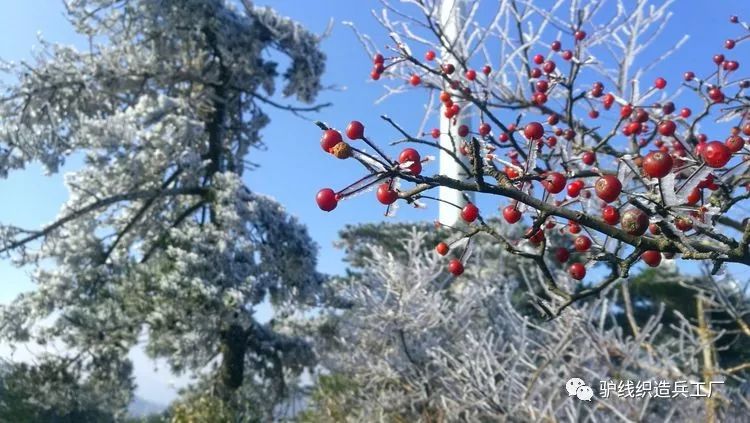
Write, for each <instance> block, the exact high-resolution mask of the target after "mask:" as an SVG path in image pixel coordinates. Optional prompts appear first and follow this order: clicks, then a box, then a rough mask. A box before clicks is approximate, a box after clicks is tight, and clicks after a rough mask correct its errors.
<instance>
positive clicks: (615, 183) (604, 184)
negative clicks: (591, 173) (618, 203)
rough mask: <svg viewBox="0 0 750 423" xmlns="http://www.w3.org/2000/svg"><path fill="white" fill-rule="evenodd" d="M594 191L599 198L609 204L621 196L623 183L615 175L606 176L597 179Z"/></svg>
mask: <svg viewBox="0 0 750 423" xmlns="http://www.w3.org/2000/svg"><path fill="white" fill-rule="evenodd" d="M594 191H596V196H597V197H599V198H600V199H602V200H604V201H605V202H607V203H611V202H613V201H615V200H617V198H618V197H619V196H620V192H621V191H622V183H621V182H620V180H619V179H617V177H616V176H614V175H604V176H602V177H601V178H599V179H597V181H596V183H595V184H594Z"/></svg>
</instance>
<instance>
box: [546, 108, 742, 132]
mask: <svg viewBox="0 0 750 423" xmlns="http://www.w3.org/2000/svg"><path fill="white" fill-rule="evenodd" d="M557 122H560V116H558V115H557V113H552V114H551V115H549V116H548V117H547V123H548V124H550V125H557ZM748 135H750V134H748Z"/></svg>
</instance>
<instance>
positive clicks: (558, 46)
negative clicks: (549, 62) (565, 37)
mask: <svg viewBox="0 0 750 423" xmlns="http://www.w3.org/2000/svg"><path fill="white" fill-rule="evenodd" d="M549 48H550V49H552V51H560V49H561V48H562V43H561V42H559V41H553V42H552V44H550V46H549Z"/></svg>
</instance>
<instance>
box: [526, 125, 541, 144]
mask: <svg viewBox="0 0 750 423" xmlns="http://www.w3.org/2000/svg"><path fill="white" fill-rule="evenodd" d="M523 134H524V136H525V137H526V138H527V139H529V140H538V139H540V138H542V137H543V136H544V127H543V126H542V124H541V123H539V122H531V123H529V124H528V125H526V127H525V128H524V129H523Z"/></svg>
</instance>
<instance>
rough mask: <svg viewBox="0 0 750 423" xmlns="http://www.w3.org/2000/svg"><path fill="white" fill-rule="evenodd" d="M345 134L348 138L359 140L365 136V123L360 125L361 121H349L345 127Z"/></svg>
mask: <svg viewBox="0 0 750 423" xmlns="http://www.w3.org/2000/svg"><path fill="white" fill-rule="evenodd" d="M346 136H347V137H349V139H350V140H361V139H362V138H364V137H365V125H362V122H360V121H358V120H353V121H351V122H349V125H347V127H346Z"/></svg>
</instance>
